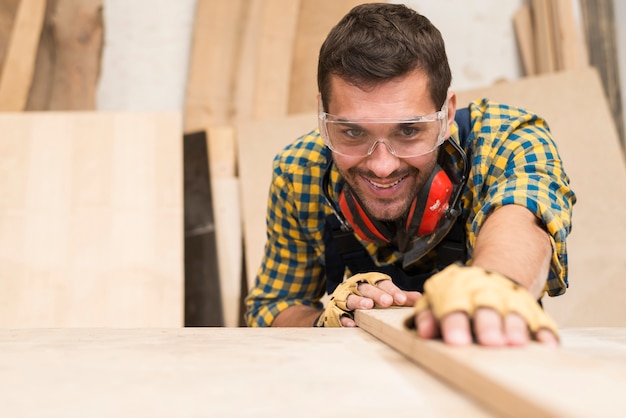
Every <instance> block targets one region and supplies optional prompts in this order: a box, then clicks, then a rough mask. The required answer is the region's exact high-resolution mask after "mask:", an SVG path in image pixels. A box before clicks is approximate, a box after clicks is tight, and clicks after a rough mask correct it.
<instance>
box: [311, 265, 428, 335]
mask: <svg viewBox="0 0 626 418" xmlns="http://www.w3.org/2000/svg"><path fill="white" fill-rule="evenodd" d="M419 297H420V293H419V292H405V291H403V290H400V288H398V287H397V286H396V285H395V284H393V282H392V281H391V277H389V276H388V275H386V274H383V273H376V272H372V273H361V274H356V275H354V276H352V277H350V278H348V279H347V280H346V281H344V282H343V283H341V284H340V285H339V286H337V288H336V289H335V291H334V292H333V294H332V295H331V297H330V300H329V302H328V304H327V305H326V308H325V309H324V311H323V312H322V315H321V316H320V319H319V321H318V323H317V325H318V326H325V327H332V326H342V327H355V326H356V323H355V322H354V317H353V315H352V312H353V311H354V310H355V309H372V308H374V307H380V308H388V307H390V306H392V305H396V306H413V305H414V304H415V302H416V301H417V299H418V298H419Z"/></svg>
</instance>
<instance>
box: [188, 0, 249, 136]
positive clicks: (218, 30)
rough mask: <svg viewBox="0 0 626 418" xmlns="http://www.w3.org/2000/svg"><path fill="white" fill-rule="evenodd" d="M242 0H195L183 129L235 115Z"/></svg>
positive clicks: (204, 126)
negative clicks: (196, 0)
mask: <svg viewBox="0 0 626 418" xmlns="http://www.w3.org/2000/svg"><path fill="white" fill-rule="evenodd" d="M245 7H246V2H245V1H244V0H198V2H197V4H196V12H195V21H194V29H193V41H192V46H191V58H190V62H189V74H188V77H187V86H186V91H185V115H184V117H185V121H184V129H185V133H193V132H200V131H206V130H207V129H208V127H210V126H212V125H217V126H221V125H228V124H230V123H232V119H233V116H234V111H235V109H234V94H235V93H234V89H235V74H236V66H237V63H238V60H239V54H240V51H241V48H242V42H243V41H242V37H243V35H242V32H243V25H244V23H245V16H246V10H245Z"/></svg>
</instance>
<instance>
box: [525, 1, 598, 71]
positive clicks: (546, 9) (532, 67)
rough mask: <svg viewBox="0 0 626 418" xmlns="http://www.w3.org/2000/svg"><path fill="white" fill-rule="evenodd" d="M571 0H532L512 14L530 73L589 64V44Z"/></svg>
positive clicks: (527, 69) (571, 68) (526, 68)
mask: <svg viewBox="0 0 626 418" xmlns="http://www.w3.org/2000/svg"><path fill="white" fill-rule="evenodd" d="M575 4H576V3H575V2H573V1H572V0H529V1H528V2H526V3H524V4H523V6H522V7H521V8H520V9H519V10H518V12H517V13H516V14H515V16H514V17H513V25H514V28H515V34H516V39H517V44H518V47H519V50H520V55H521V57H522V64H523V67H524V71H525V74H526V75H527V76H531V75H536V74H544V73H551V72H557V71H568V70H579V69H581V68H584V67H586V66H588V65H589V64H588V62H589V59H588V54H587V47H586V44H585V42H584V37H583V34H582V31H581V25H580V23H579V22H578V21H577V19H576V16H577V15H578V13H577V10H576V9H575Z"/></svg>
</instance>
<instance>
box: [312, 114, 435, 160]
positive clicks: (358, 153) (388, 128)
mask: <svg viewBox="0 0 626 418" xmlns="http://www.w3.org/2000/svg"><path fill="white" fill-rule="evenodd" d="M442 126H443V119H440V118H432V119H431V120H408V121H384V122H381V121H376V122H370V121H345V120H340V119H338V118H336V117H334V116H332V115H326V118H325V119H324V127H323V129H324V131H325V134H326V137H327V142H328V144H327V145H328V146H329V147H330V148H331V149H332V150H333V151H334V152H337V153H339V154H343V155H347V156H351V157H365V156H367V155H370V154H371V153H372V152H373V151H374V149H375V148H376V146H377V145H378V144H379V143H380V142H383V143H385V145H386V146H387V148H388V149H389V151H390V152H391V153H393V154H394V155H396V156H397V157H415V156H419V155H423V154H427V153H429V152H431V151H433V150H434V149H435V148H437V146H439V145H440V143H441V141H440V136H441V131H442Z"/></svg>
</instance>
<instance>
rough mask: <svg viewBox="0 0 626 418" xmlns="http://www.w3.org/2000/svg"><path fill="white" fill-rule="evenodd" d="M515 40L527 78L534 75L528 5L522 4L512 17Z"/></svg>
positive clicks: (533, 51)
mask: <svg viewBox="0 0 626 418" xmlns="http://www.w3.org/2000/svg"><path fill="white" fill-rule="evenodd" d="M513 27H514V29H515V39H516V40H517V46H518V48H519V50H520V55H521V57H522V64H523V66H524V73H525V74H526V75H527V76H531V75H534V74H536V72H537V70H536V65H537V64H536V63H535V46H534V44H535V39H534V34H533V22H532V13H531V10H530V5H529V4H528V3H524V4H523V5H522V6H521V7H520V9H519V10H518V11H517V12H516V13H515V15H514V16H513Z"/></svg>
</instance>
